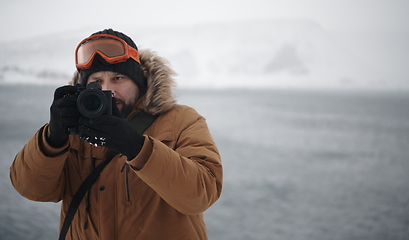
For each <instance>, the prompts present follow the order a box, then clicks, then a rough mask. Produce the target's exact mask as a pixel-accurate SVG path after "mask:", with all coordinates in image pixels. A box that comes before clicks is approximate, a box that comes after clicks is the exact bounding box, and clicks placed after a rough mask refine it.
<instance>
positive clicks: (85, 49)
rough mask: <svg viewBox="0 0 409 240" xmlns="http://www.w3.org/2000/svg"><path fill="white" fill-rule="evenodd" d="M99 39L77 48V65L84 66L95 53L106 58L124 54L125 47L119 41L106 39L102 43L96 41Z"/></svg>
mask: <svg viewBox="0 0 409 240" xmlns="http://www.w3.org/2000/svg"><path fill="white" fill-rule="evenodd" d="M100 39H101V38H97V39H92V40H90V41H88V42H85V43H84V44H82V45H81V46H80V47H79V48H78V52H77V61H78V64H84V63H86V62H88V61H90V60H91V58H92V57H93V55H94V54H95V52H97V51H99V52H100V53H102V54H104V55H105V56H107V57H118V56H122V55H124V54H125V47H124V45H123V44H122V43H121V42H120V41H118V40H116V39H108V38H106V39H104V41H97V40H100Z"/></svg>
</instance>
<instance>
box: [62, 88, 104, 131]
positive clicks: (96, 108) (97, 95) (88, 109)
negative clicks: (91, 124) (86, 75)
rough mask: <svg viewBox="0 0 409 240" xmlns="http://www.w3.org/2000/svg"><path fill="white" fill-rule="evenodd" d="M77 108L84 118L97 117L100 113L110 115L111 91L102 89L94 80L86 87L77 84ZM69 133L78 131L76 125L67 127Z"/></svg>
mask: <svg viewBox="0 0 409 240" xmlns="http://www.w3.org/2000/svg"><path fill="white" fill-rule="evenodd" d="M76 95H77V108H78V111H79V112H80V114H81V115H82V116H84V117H86V118H90V119H93V118H98V117H100V116H102V115H112V92H111V91H102V87H101V85H99V84H98V83H96V82H91V83H89V84H88V85H87V86H86V87H82V86H78V92H77V93H76ZM68 130H69V133H70V134H73V135H76V134H78V133H79V129H78V127H73V128H69V129H68Z"/></svg>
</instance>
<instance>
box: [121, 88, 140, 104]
mask: <svg viewBox="0 0 409 240" xmlns="http://www.w3.org/2000/svg"><path fill="white" fill-rule="evenodd" d="M125 95H126V96H124V97H125V98H126V99H124V100H125V102H126V104H134V103H135V102H136V99H137V98H138V89H137V88H135V87H129V88H127V89H126V91H125Z"/></svg>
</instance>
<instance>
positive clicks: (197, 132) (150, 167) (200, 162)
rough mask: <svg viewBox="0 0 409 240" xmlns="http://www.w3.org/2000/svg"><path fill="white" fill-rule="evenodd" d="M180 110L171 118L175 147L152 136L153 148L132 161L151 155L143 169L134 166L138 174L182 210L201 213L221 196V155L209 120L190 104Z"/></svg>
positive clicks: (171, 203) (151, 146)
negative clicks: (209, 125) (190, 106)
mask: <svg viewBox="0 0 409 240" xmlns="http://www.w3.org/2000/svg"><path fill="white" fill-rule="evenodd" d="M177 111H178V112H177V113H176V114H175V115H176V117H175V119H173V121H170V122H171V123H172V124H173V126H172V127H171V129H172V131H173V135H174V141H175V142H176V144H175V148H174V149H172V148H170V147H168V146H167V145H166V144H165V143H163V142H161V141H159V140H158V139H155V138H152V137H149V140H150V141H145V143H146V142H148V144H144V148H147V149H151V152H150V154H145V153H144V154H140V155H138V156H137V157H136V158H135V159H133V160H131V161H128V163H129V164H130V165H131V166H133V164H136V163H137V162H138V161H140V160H141V159H138V158H143V157H146V156H147V157H148V159H147V161H146V163H145V165H144V166H143V168H142V169H140V170H136V169H135V168H134V171H135V172H136V174H138V175H139V177H140V178H141V179H142V180H143V181H145V182H146V183H147V184H148V185H149V186H150V187H151V188H152V189H154V190H155V191H156V192H157V193H158V194H159V195H160V196H161V197H162V198H163V199H164V200H165V201H166V202H167V203H168V204H170V205H171V206H172V207H174V208H175V209H176V210H178V211H179V212H181V213H183V214H186V215H191V214H198V213H201V212H204V211H205V210H206V209H208V208H209V207H210V206H211V205H212V204H213V203H214V202H216V200H217V199H218V198H219V197H220V194H221V190H222V175H223V173H222V165H221V159H220V155H219V152H218V150H217V147H216V144H215V143H214V141H213V138H212V136H211V134H210V132H209V130H208V127H207V124H206V120H205V119H204V118H203V117H202V116H200V115H199V114H198V113H197V112H196V111H195V110H193V109H192V108H189V107H184V108H182V109H179V110H177ZM171 123H168V124H171ZM143 150H145V149H143ZM143 150H142V151H143ZM142 161H143V160H142Z"/></svg>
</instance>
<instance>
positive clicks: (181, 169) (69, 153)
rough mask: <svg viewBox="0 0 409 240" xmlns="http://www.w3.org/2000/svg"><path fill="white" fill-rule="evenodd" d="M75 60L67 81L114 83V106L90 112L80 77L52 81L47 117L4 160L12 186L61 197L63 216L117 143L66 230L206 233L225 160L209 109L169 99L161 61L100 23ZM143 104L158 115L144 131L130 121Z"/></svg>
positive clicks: (106, 235) (107, 235)
mask: <svg viewBox="0 0 409 240" xmlns="http://www.w3.org/2000/svg"><path fill="white" fill-rule="evenodd" d="M118 49H121V50H122V52H121V50H118ZM118 52H121V53H120V54H118ZM76 67H77V70H78V71H77V73H76V74H75V75H74V78H73V81H72V85H74V84H81V85H82V86H86V85H87V84H90V83H92V82H96V83H99V84H100V85H101V87H102V90H111V91H112V94H113V97H114V98H113V101H112V104H113V106H112V114H104V115H103V116H100V117H97V118H95V119H89V118H86V117H84V116H83V115H82V114H80V113H79V111H78V109H77V105H76V104H77V103H76V102H77V96H78V87H76V86H63V87H60V88H58V89H57V90H56V91H55V94H54V101H53V103H52V105H51V108H50V122H49V123H47V124H45V125H44V126H43V127H41V128H40V129H39V131H38V132H37V133H36V134H35V135H34V136H33V138H32V139H31V140H30V141H29V142H28V143H27V144H26V145H25V146H24V147H23V149H22V150H21V151H20V152H19V153H18V154H17V155H16V157H15V159H14V162H13V164H12V166H11V168H10V176H11V181H12V183H13V186H14V187H15V189H16V190H17V191H18V192H19V193H20V194H21V195H22V196H24V197H26V198H28V199H31V200H34V201H51V202H58V201H60V200H62V201H63V203H62V211H61V224H62V222H63V221H64V218H65V216H66V214H67V210H68V207H69V204H70V202H71V201H72V199H73V197H74V195H75V193H76V191H77V189H78V188H79V186H80V185H81V183H82V182H83V181H84V180H85V178H86V177H87V176H88V175H90V173H91V172H92V171H93V170H94V169H95V168H96V167H97V166H99V164H100V163H101V162H103V161H104V160H105V158H106V155H107V152H108V151H115V152H118V154H117V155H116V156H115V157H114V158H113V159H112V160H111V162H109V164H108V165H107V166H106V167H105V168H104V169H103V170H102V172H101V173H100V175H99V177H98V179H97V180H96V182H95V183H94V184H93V186H92V188H91V189H90V190H89V191H88V193H87V196H86V197H85V198H84V200H82V202H81V204H80V205H79V207H78V210H77V212H76V214H75V216H74V218H73V221H72V224H71V226H70V228H69V230H68V233H67V237H66V239H87V240H90V239H107V240H108V239H109V240H112V239H144V240H145V239H161V240H163V239H178V240H179V239H189V240H192V239H207V233H206V227H205V224H204V221H203V212H204V211H205V210H206V209H208V208H209V207H210V206H211V205H212V204H213V203H214V202H215V201H216V200H217V199H218V198H219V197H220V194H221V188H222V165H221V160H220V156H219V153H218V150H217V147H216V145H215V143H214V141H213V139H212V137H211V134H210V133H209V130H208V127H207V125H206V122H205V119H204V118H203V117H202V116H200V115H199V114H198V113H197V112H196V111H195V110H193V109H192V108H190V107H187V106H182V105H177V104H176V103H175V99H174V95H173V90H172V88H173V86H174V83H173V79H172V75H173V71H172V70H171V69H170V68H169V66H168V64H167V62H166V61H165V60H164V59H163V58H160V57H158V56H157V55H156V54H155V53H153V52H151V51H148V50H145V51H138V49H137V47H136V45H135V43H134V42H133V41H132V39H130V38H129V37H128V36H126V35H125V34H123V33H120V32H117V31H114V30H112V29H106V30H103V31H101V32H97V33H94V34H93V35H91V37H90V38H87V39H85V40H84V41H82V42H81V43H80V44H79V45H78V47H77V50H76ZM141 111H145V112H147V113H150V114H152V115H155V116H158V117H157V118H156V120H155V121H154V122H153V123H152V124H151V125H150V126H149V127H148V129H147V130H146V131H145V132H144V133H143V134H144V135H142V134H141V133H139V132H138V131H137V130H136V128H135V125H134V124H133V123H131V120H132V119H133V118H134V117H135V116H136V115H137V114H138V113H139V112H141ZM73 129H76V130H75V131H72V130H73ZM70 133H71V134H70ZM74 134H78V135H74Z"/></svg>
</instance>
